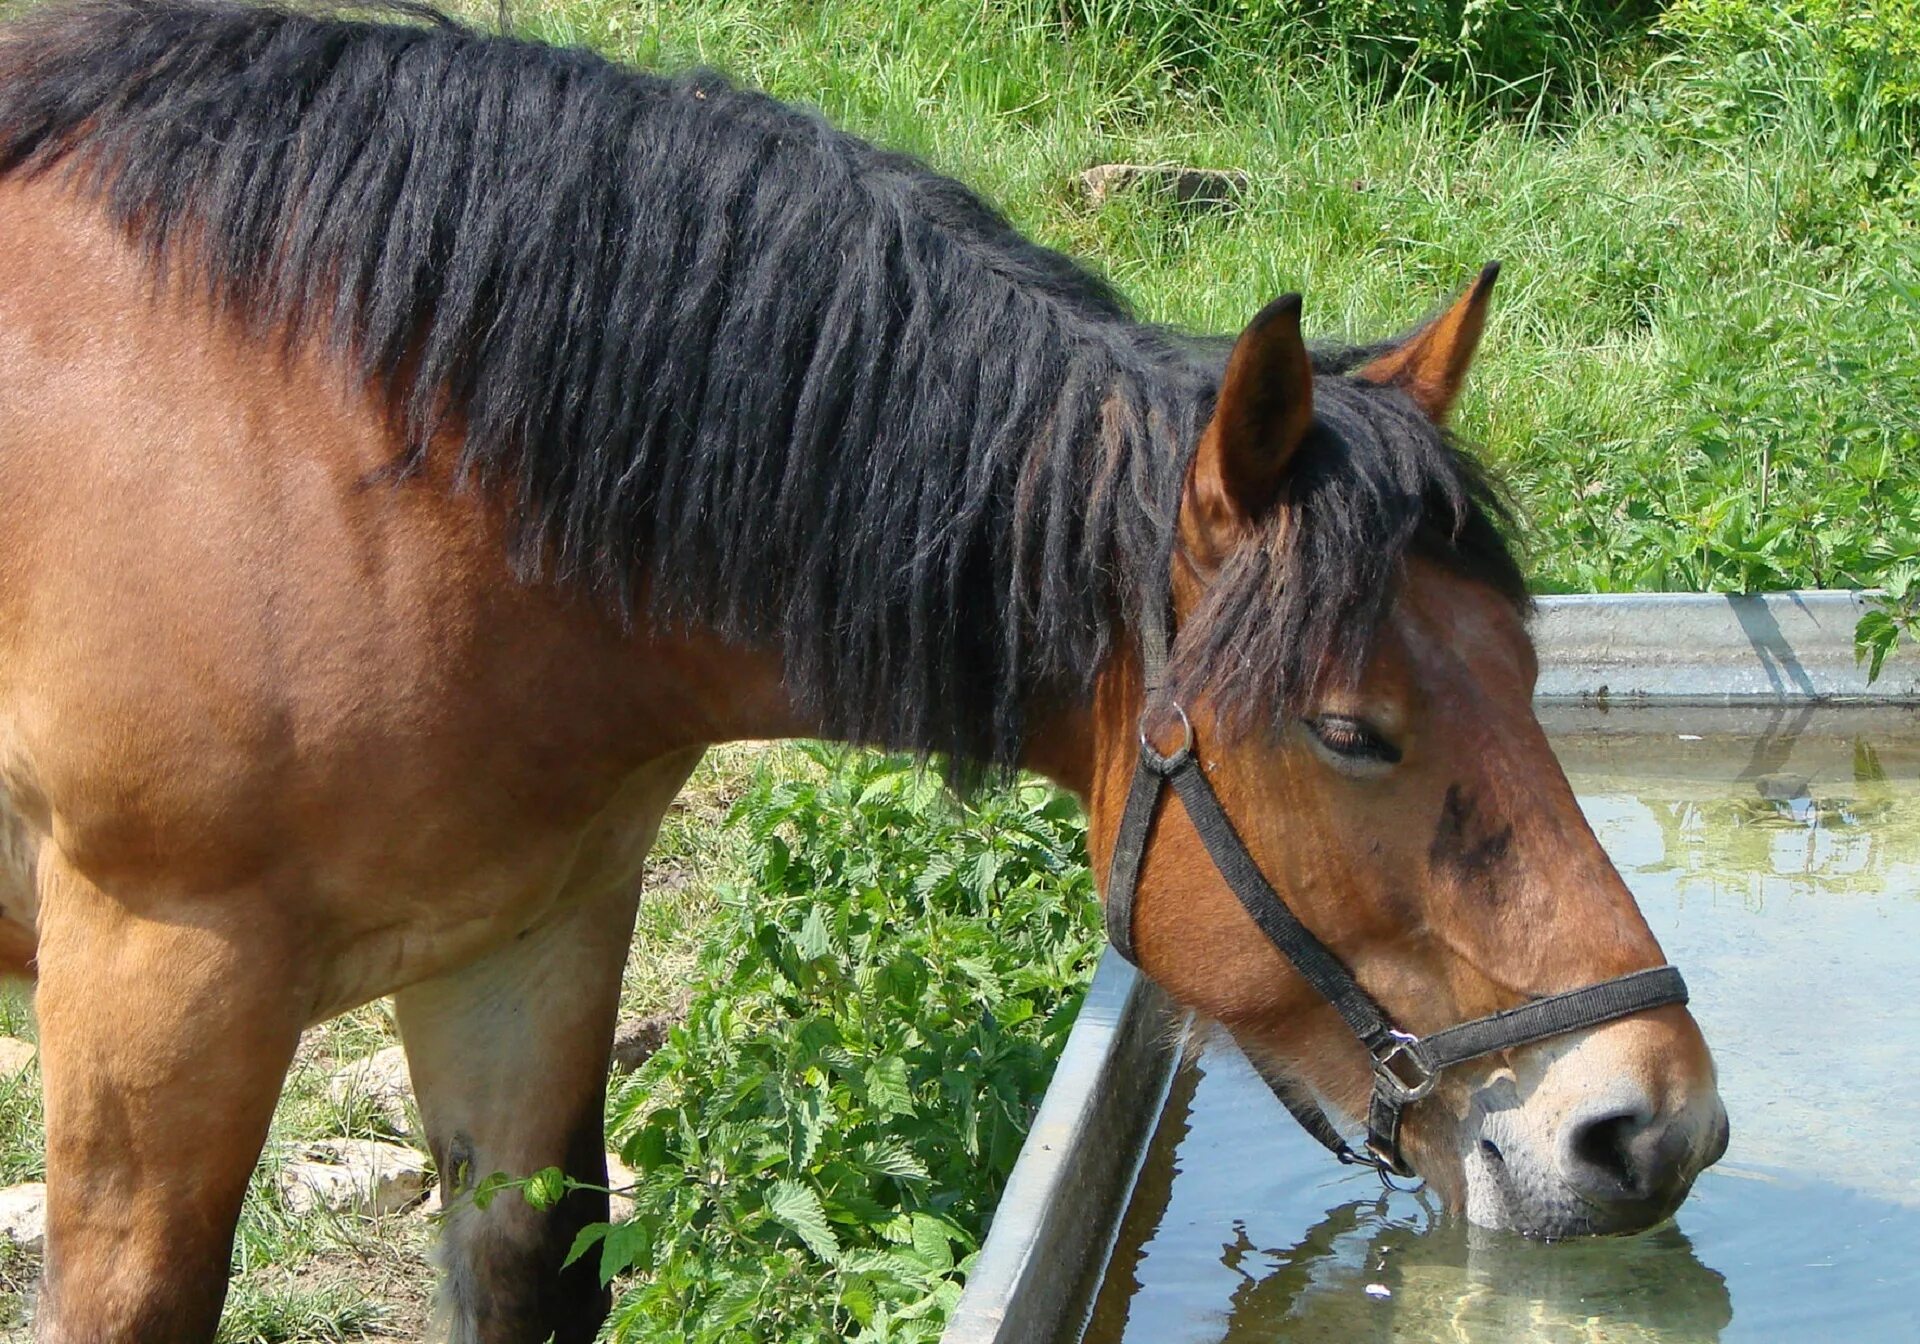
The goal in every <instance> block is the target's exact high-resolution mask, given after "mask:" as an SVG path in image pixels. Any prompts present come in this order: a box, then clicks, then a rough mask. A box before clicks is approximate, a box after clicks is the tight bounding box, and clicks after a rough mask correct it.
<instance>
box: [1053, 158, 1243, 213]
mask: <svg viewBox="0 0 1920 1344" xmlns="http://www.w3.org/2000/svg"><path fill="white" fill-rule="evenodd" d="M1079 183H1080V191H1081V194H1082V195H1084V196H1085V197H1086V201H1087V204H1088V205H1090V206H1093V207H1094V208H1096V209H1098V208H1099V207H1100V206H1103V205H1105V204H1106V203H1107V202H1108V201H1110V200H1112V199H1113V198H1114V197H1115V196H1117V195H1119V194H1121V193H1123V192H1128V191H1137V190H1142V189H1146V190H1152V191H1157V192H1160V193H1162V194H1164V195H1166V196H1167V197H1168V198H1170V199H1171V200H1172V201H1173V203H1174V204H1175V205H1179V206H1183V207H1185V208H1187V209H1189V210H1221V209H1225V208H1226V207H1228V206H1231V205H1233V204H1234V203H1235V202H1236V201H1238V200H1239V199H1240V198H1241V197H1242V196H1243V195H1245V194H1246V191H1247V187H1248V186H1249V185H1250V184H1251V179H1249V178H1248V176H1247V175H1246V174H1245V173H1244V172H1242V171H1241V170H1240V169H1238V168H1188V167H1184V166H1182V165H1180V164H1177V163H1103V164H1100V165H1099V166H1098V167H1094V168H1089V169H1087V170H1086V171H1085V172H1084V173H1081V174H1080V176H1079Z"/></svg>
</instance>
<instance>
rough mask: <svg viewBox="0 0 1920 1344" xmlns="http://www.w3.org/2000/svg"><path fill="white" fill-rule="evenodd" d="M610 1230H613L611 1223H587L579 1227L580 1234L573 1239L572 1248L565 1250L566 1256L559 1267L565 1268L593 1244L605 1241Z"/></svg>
mask: <svg viewBox="0 0 1920 1344" xmlns="http://www.w3.org/2000/svg"><path fill="white" fill-rule="evenodd" d="M611 1231H613V1224H611V1223H588V1224H587V1225H586V1226H585V1227H583V1228H581V1229H580V1234H579V1235H578V1236H576V1237H575V1238H574V1239H573V1246H572V1248H571V1249H569V1250H568V1251H567V1258H566V1259H564V1260H562V1261H561V1262H560V1268H562V1269H565V1268H566V1267H567V1266H568V1265H570V1264H572V1263H573V1262H574V1261H575V1260H578V1259H579V1258H580V1257H581V1256H583V1255H585V1254H586V1253H587V1252H588V1251H590V1250H592V1249H593V1248H594V1247H595V1246H598V1245H599V1244H600V1243H601V1242H603V1241H605V1240H606V1238H607V1233H609V1232H611Z"/></svg>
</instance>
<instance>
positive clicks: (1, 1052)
mask: <svg viewBox="0 0 1920 1344" xmlns="http://www.w3.org/2000/svg"><path fill="white" fill-rule="evenodd" d="M38 1053H39V1052H38V1050H36V1049H35V1048H34V1044H33V1042H32V1041H23V1040H21V1039H20V1038H19V1037H18V1036H0V1078H18V1077H19V1076H20V1075H21V1074H23V1073H25V1072H26V1071H27V1065H29V1064H31V1063H33V1057H34V1055H36V1054H38Z"/></svg>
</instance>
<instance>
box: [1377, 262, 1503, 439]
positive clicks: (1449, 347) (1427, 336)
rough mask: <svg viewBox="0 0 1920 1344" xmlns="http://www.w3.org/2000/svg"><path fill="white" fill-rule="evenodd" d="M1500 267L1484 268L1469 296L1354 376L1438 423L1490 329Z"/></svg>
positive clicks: (1457, 395) (1493, 264) (1495, 264)
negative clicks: (1398, 394) (1396, 393)
mask: <svg viewBox="0 0 1920 1344" xmlns="http://www.w3.org/2000/svg"><path fill="white" fill-rule="evenodd" d="M1499 278H1500V263H1499V262H1497V261H1490V262H1488V263H1487V264H1486V265H1485V266H1484V267H1482V268H1481V271H1480V278H1479V279H1477V280H1475V281H1474V282H1473V284H1472V286H1470V287H1469V288H1468V290H1467V292H1466V293H1465V294H1462V295H1461V296H1460V297H1459V298H1458V299H1456V300H1455V301H1454V304H1453V306H1452V307H1451V308H1449V309H1447V311H1446V312H1444V313H1442V314H1440V316H1438V317H1436V318H1434V319H1433V321H1431V322H1429V323H1427V324H1426V325H1425V326H1424V327H1422V328H1420V330H1418V331H1416V332H1414V333H1413V335H1411V336H1409V337H1407V339H1406V340H1404V341H1402V342H1400V344H1399V345H1397V346H1395V347H1394V348H1393V349H1392V350H1389V351H1388V352H1387V353H1386V354H1384V355H1381V356H1379V357H1378V358H1377V359H1374V360H1373V361H1371V362H1370V363H1368V364H1366V365H1363V366H1362V367H1360V368H1358V369H1355V370H1354V376H1355V377H1356V378H1364V379H1366V380H1367V381H1368V382H1372V383H1383V384H1387V385H1390V386H1393V387H1397V388H1399V389H1400V390H1401V391H1403V392H1405V393H1406V394H1407V395H1408V396H1410V397H1412V398H1413V400H1414V404H1415V405H1417V406H1419V407H1420V409H1421V410H1423V411H1425V412H1426V413H1427V418H1428V419H1430V420H1432V421H1433V422H1434V423H1435V424H1439V423H1440V422H1441V421H1443V420H1445V419H1446V418H1447V413H1448V412H1449V411H1451V410H1452V409H1453V403H1454V402H1455V401H1457V400H1459V398H1460V389H1461V387H1462V386H1464V385H1465V383H1466V381H1467V366H1468V365H1469V364H1471V363H1473V352H1474V350H1475V349H1477V348H1478V347H1479V345H1480V333H1481V332H1482V331H1484V330H1486V326H1487V304H1488V301H1489V300H1490V299H1491V298H1492V297H1493V282H1494V281H1495V280H1497V279H1499Z"/></svg>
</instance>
